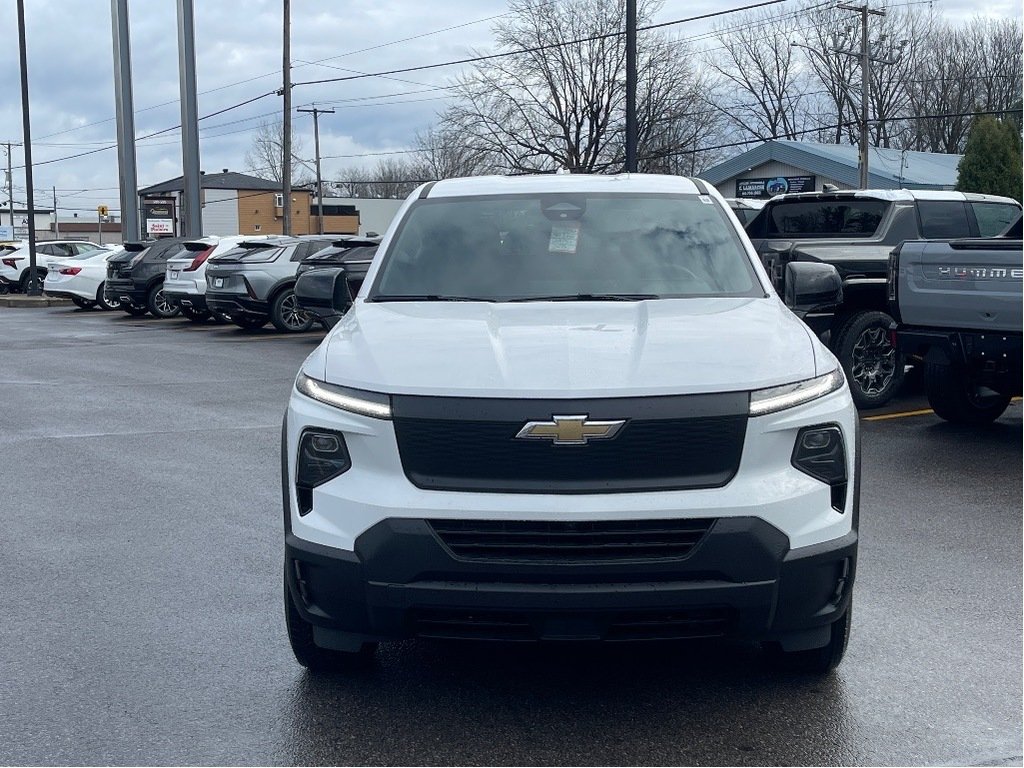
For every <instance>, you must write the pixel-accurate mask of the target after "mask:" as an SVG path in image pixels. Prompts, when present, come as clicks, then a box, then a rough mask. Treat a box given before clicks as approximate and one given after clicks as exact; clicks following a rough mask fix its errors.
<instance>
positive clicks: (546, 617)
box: [413, 606, 733, 642]
mask: <svg viewBox="0 0 1024 768" xmlns="http://www.w3.org/2000/svg"><path fill="white" fill-rule="evenodd" d="M732 625H733V616H732V613H731V611H730V610H729V609H727V608H725V607H720V606H708V607H700V608H683V609H678V610H674V611H630V612H628V613H615V612H612V613H593V614H587V613H581V614H572V613H570V614H544V613H533V614H530V613H515V612H505V611H477V610H472V611H471V610H429V611H421V612H420V613H418V614H417V615H416V617H415V619H414V623H413V629H414V632H415V634H416V636H417V637H430V638H436V639H446V640H502V641H506V642H517V641H518V642H531V641H536V640H606V641H627V640H695V639H698V638H708V637H723V636H725V635H728V634H729V632H730V630H731V629H732Z"/></svg>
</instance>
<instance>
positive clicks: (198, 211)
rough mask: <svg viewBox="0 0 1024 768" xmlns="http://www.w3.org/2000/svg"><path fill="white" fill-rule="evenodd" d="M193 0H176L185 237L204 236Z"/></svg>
mask: <svg viewBox="0 0 1024 768" xmlns="http://www.w3.org/2000/svg"><path fill="white" fill-rule="evenodd" d="M194 16H195V14H194V12H193V8H192V0H178V89H179V90H180V92H181V170H182V174H183V181H184V184H183V186H184V188H185V189H184V192H185V196H184V202H185V214H184V216H183V217H182V219H183V225H184V226H183V227H182V229H183V230H184V232H182V234H183V235H184V236H185V237H202V236H203V209H202V202H201V195H202V193H201V192H200V187H199V185H200V182H199V117H198V113H197V110H196V33H195V18H194Z"/></svg>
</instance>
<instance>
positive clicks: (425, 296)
mask: <svg viewBox="0 0 1024 768" xmlns="http://www.w3.org/2000/svg"><path fill="white" fill-rule="evenodd" d="M370 301H494V299H484V298H480V297H478V296H445V295H442V294H438V293H419V294H415V293H412V294H404V293H403V294H398V293H394V294H392V293H378V294H377V295H376V296H371V297H370Z"/></svg>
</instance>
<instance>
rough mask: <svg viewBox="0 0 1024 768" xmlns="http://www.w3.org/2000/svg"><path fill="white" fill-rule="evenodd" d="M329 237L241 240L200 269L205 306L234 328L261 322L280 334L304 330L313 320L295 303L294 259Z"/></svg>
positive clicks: (326, 242)
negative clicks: (203, 270)
mask: <svg viewBox="0 0 1024 768" xmlns="http://www.w3.org/2000/svg"><path fill="white" fill-rule="evenodd" d="M333 240H334V238H333V237H274V238H267V239H263V240H253V241H251V242H242V243H239V244H238V247H237V248H232V249H231V250H230V251H225V252H224V253H222V254H220V255H218V256H214V257H213V258H211V259H210V260H209V261H208V262H207V267H206V305H207V307H208V308H209V309H210V311H211V312H214V313H217V314H221V315H226V316H227V317H228V318H229V319H230V320H231V322H233V323H234V324H235V325H237V326H238V327H239V328H262V327H263V326H264V325H266V324H267V322H268V321H269V322H271V323H273V324H274V327H275V328H277V329H278V330H279V331H283V332H285V333H299V332H301V331H308V330H309V329H310V327H312V325H313V322H314V320H313V318H312V317H311V316H310V315H309V314H308V313H306V312H304V311H303V310H302V309H300V308H299V306H298V304H297V303H296V301H295V291H294V288H295V273H296V271H297V270H298V268H299V263H300V262H301V261H302V260H303V259H304V258H306V257H307V256H311V255H312V254H314V253H316V252H317V251H320V250H323V249H324V248H327V247H329V246H330V245H331V242H332V241H333Z"/></svg>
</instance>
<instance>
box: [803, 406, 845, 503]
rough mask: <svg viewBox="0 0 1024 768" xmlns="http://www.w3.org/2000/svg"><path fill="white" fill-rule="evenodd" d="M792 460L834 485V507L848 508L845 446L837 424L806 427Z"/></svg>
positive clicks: (815, 477)
mask: <svg viewBox="0 0 1024 768" xmlns="http://www.w3.org/2000/svg"><path fill="white" fill-rule="evenodd" d="M792 464H793V466H794V467H796V468H797V469H799V470H800V471H801V472H803V473H804V474H806V475H810V476H811V477H813V478H814V479H815V480H820V481H821V482H823V483H825V485H827V486H829V487H830V488H831V489H832V507H833V509H835V510H836V511H838V512H842V511H843V510H844V509H846V487H847V481H848V478H847V475H846V446H845V444H844V442H843V432H842V430H841V429H839V427H837V426H835V425H824V426H815V427H804V428H803V429H801V430H800V431H799V432H798V433H797V436H796V445H795V446H794V447H793V458H792Z"/></svg>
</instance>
